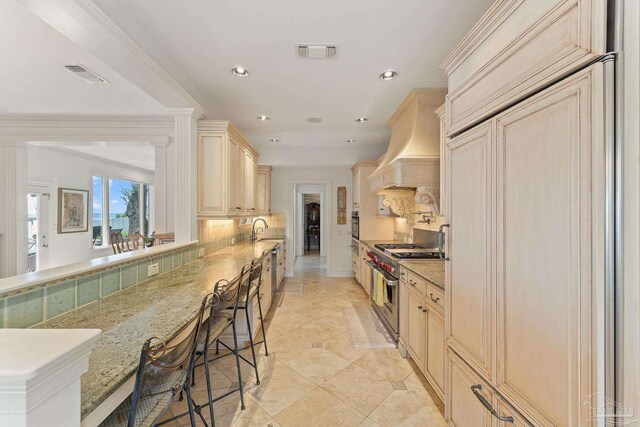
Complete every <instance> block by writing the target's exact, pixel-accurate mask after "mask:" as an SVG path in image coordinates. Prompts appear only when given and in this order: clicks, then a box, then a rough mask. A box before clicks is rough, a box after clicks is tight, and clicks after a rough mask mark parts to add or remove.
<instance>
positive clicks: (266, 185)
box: [256, 165, 271, 215]
mask: <svg viewBox="0 0 640 427" xmlns="http://www.w3.org/2000/svg"><path fill="white" fill-rule="evenodd" d="M256 210H257V212H258V214H260V215H269V214H271V166H265V165H258V181H257V188H256Z"/></svg>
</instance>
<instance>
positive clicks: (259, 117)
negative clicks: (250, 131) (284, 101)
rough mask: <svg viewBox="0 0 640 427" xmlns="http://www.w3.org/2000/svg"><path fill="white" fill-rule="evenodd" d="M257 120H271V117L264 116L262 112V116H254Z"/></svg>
mask: <svg viewBox="0 0 640 427" xmlns="http://www.w3.org/2000/svg"><path fill="white" fill-rule="evenodd" d="M256 118H257V119H258V120H261V121H263V122H266V121H267V120H271V118H270V117H269V116H265V115H264V114H263V115H262V116H258V117H256Z"/></svg>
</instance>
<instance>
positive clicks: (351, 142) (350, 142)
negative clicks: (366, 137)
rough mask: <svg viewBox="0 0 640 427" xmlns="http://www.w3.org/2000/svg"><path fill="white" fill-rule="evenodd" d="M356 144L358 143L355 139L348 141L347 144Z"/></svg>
mask: <svg viewBox="0 0 640 427" xmlns="http://www.w3.org/2000/svg"><path fill="white" fill-rule="evenodd" d="M355 142H356V140H355V139H353V138H349V139H347V144H353V143H355Z"/></svg>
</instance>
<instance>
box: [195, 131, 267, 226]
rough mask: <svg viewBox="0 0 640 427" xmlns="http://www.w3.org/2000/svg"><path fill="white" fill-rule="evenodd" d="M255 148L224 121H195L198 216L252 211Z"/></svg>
mask: <svg viewBox="0 0 640 427" xmlns="http://www.w3.org/2000/svg"><path fill="white" fill-rule="evenodd" d="M257 160H258V152H257V151H256V150H255V148H253V146H252V145H251V143H250V142H249V141H247V140H246V138H245V137H244V136H243V135H242V134H241V133H240V132H239V131H238V130H237V129H236V128H235V127H234V126H233V125H232V124H231V123H230V122H228V121H223V120H203V121H200V122H198V216H199V217H228V216H238V215H251V214H254V213H256V211H257V207H256V202H257V193H256V190H257V188H258V164H257Z"/></svg>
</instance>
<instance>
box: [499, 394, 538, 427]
mask: <svg viewBox="0 0 640 427" xmlns="http://www.w3.org/2000/svg"><path fill="white" fill-rule="evenodd" d="M493 407H494V408H496V411H498V414H500V415H501V416H503V417H511V418H513V421H508V420H507V421H504V420H502V421H501V420H499V419H497V418H494V420H493V427H513V426H516V427H531V426H533V424H531V423H530V422H529V421H527V420H526V419H525V418H524V417H523V416H522V415H520V413H519V412H518V411H516V410H515V409H513V406H511V405H510V404H509V403H508V402H507V401H506V400H504V399H503V398H502V397H501V396H500V395H496V398H495V404H494V405H493Z"/></svg>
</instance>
